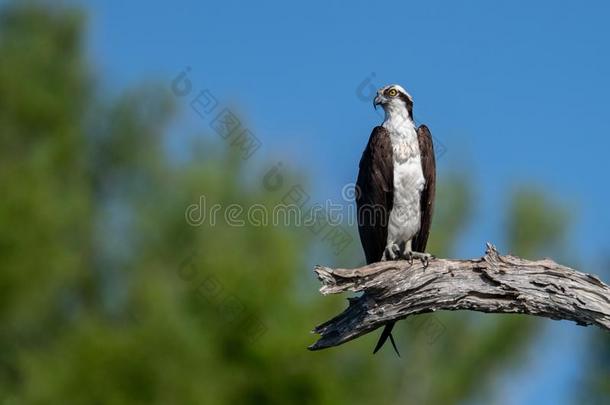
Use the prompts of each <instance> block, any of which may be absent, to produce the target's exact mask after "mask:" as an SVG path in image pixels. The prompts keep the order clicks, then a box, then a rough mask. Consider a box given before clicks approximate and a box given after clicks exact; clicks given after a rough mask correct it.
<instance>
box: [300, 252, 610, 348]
mask: <svg viewBox="0 0 610 405" xmlns="http://www.w3.org/2000/svg"><path fill="white" fill-rule="evenodd" d="M314 272H315V273H316V275H317V276H318V279H319V280H320V282H321V283H322V287H321V288H320V292H321V293H322V294H324V295H327V294H337V293H342V292H346V291H354V292H362V293H363V294H362V295H361V296H359V297H356V298H348V301H349V306H348V308H347V309H345V311H343V312H342V313H341V314H339V315H337V316H336V317H334V318H333V319H331V320H329V321H327V322H325V323H323V324H321V325H319V326H317V327H316V328H315V329H314V330H313V332H314V333H317V334H319V335H320V338H319V339H318V341H317V342H315V343H314V344H313V345H311V346H309V349H310V350H320V349H325V348H327V347H332V346H338V345H340V344H343V343H345V342H347V341H350V340H352V339H355V338H357V337H359V336H362V335H364V334H366V333H369V332H371V331H373V330H375V329H377V328H379V327H380V326H383V325H384V324H385V323H387V322H389V321H395V320H400V319H404V318H406V317H408V316H411V315H415V314H421V313H426V312H434V311H438V310H449V311H456V310H464V309H465V310H471V311H479V312H489V313H519V314H527V315H534V316H540V317H545V318H550V319H556V320H560V319H565V320H571V321H574V322H576V323H577V324H579V325H583V326H587V325H596V326H598V327H600V328H602V329H605V330H608V331H610V287H609V286H608V285H606V284H604V283H603V282H602V281H601V280H600V279H599V278H598V277H596V276H594V275H591V274H585V273H581V272H578V271H576V270H573V269H571V268H569V267H565V266H562V265H560V264H557V263H555V262H554V261H553V260H551V259H544V260H538V261H530V260H525V259H521V258H519V257H515V256H510V255H506V256H502V255H500V254H498V252H497V251H496V249H495V247H494V246H492V245H490V244H487V251H486V254H485V256H483V257H482V258H478V259H470V260H449V259H433V260H431V261H430V263H429V265H428V267H426V268H424V266H423V264H422V263H420V262H419V261H415V262H414V263H413V264H410V263H409V262H407V261H404V260H403V261H391V262H379V263H372V264H370V265H367V266H364V267H359V268H356V269H331V268H328V267H322V266H316V268H315V269H314Z"/></svg>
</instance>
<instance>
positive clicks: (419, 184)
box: [356, 84, 436, 356]
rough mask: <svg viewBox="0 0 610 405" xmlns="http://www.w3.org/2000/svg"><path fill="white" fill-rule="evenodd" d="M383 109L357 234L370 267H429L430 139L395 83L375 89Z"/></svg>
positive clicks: (367, 158)
mask: <svg viewBox="0 0 610 405" xmlns="http://www.w3.org/2000/svg"><path fill="white" fill-rule="evenodd" d="M378 105H381V107H382V108H383V110H384V112H385V119H384V121H383V123H382V124H381V126H377V127H375V128H373V132H372V133H371V136H370V138H369V142H368V145H367V146H366V149H365V150H364V153H363V154H362V159H361V160H360V171H359V173H358V181H357V182H356V205H357V213H358V214H357V215H358V233H359V234H360V241H361V242H362V247H363V249H364V255H365V257H366V262H367V264H369V263H374V262H378V261H381V260H397V259H407V260H410V261H412V260H413V259H414V258H417V259H419V260H422V262H423V263H424V265H427V263H428V259H429V258H430V257H431V256H430V255H429V254H427V253H425V250H426V243H427V241H428V234H429V232H430V224H431V221H432V208H433V203H434V191H435V183H436V163H435V160H434V148H433V145H432V135H431V134H430V131H429V130H428V127H426V126H425V125H421V126H419V127H417V128H416V126H415V124H414V122H413V98H412V97H411V96H410V95H409V93H407V92H406V91H405V89H403V88H402V87H401V86H399V85H396V84H393V85H389V86H385V87H382V88H381V89H379V90H378V91H377V95H376V97H375V100H374V101H373V106H374V107H375V108H377V106H378ZM393 327H394V322H391V323H388V324H386V326H385V327H384V329H383V332H382V334H381V336H380V338H379V341H378V342H377V345H376V347H375V350H374V351H373V353H377V351H378V350H379V349H380V348H381V347H382V346H383V344H384V343H385V341H386V340H387V339H388V337H389V338H390V341H391V342H392V346H393V347H394V350H395V351H396V353H397V354H398V355H399V356H400V354H399V353H398V349H397V348H396V343H395V342H394V338H393V337H392V333H391V332H392V328H393Z"/></svg>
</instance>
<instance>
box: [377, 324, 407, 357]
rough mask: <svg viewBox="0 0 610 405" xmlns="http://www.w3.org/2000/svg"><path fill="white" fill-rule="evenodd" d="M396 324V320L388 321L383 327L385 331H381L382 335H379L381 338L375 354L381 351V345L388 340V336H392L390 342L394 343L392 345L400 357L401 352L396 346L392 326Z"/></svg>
mask: <svg viewBox="0 0 610 405" xmlns="http://www.w3.org/2000/svg"><path fill="white" fill-rule="evenodd" d="M394 324H395V323H394V322H391V323H388V324H387V325H386V326H385V327H384V328H383V332H381V336H379V340H378V341H377V345H376V346H375V349H374V350H373V354H375V353H377V352H378V351H379V349H381V347H382V346H383V345H384V343H385V342H386V340H388V338H390V343H392V347H393V348H394V351H395V352H396V354H397V355H398V357H400V353H399V352H398V348H397V347H396V342H395V341H394V336H392V328H394Z"/></svg>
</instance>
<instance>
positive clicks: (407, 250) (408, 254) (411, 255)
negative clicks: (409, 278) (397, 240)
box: [402, 241, 434, 269]
mask: <svg viewBox="0 0 610 405" xmlns="http://www.w3.org/2000/svg"><path fill="white" fill-rule="evenodd" d="M411 243H412V242H411V241H408V242H407V243H405V247H404V250H403V252H402V255H403V257H404V258H405V259H407V260H408V261H409V263H410V264H413V259H419V260H421V262H422V264H423V265H424V269H425V268H426V267H428V264H429V262H430V259H433V258H434V256H432V255H431V254H430V253H422V252H414V251H413V250H411Z"/></svg>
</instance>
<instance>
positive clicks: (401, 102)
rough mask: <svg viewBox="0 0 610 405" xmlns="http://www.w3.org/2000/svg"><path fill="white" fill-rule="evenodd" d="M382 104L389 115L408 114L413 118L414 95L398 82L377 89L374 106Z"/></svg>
mask: <svg viewBox="0 0 610 405" xmlns="http://www.w3.org/2000/svg"><path fill="white" fill-rule="evenodd" d="M378 105H380V106H381V107H382V108H383V110H384V111H385V113H386V116H388V115H390V116H391V115H404V114H405V112H406V113H407V114H408V117H409V118H410V119H413V97H411V95H410V94H409V93H407V91H406V90H405V89H403V88H402V87H401V86H399V85H398V84H390V85H389V86H384V87H382V88H380V89H379V90H377V96H375V100H373V107H375V108H377V106H378Z"/></svg>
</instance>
